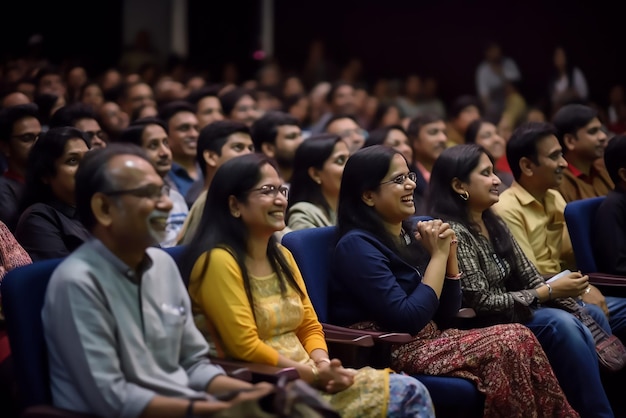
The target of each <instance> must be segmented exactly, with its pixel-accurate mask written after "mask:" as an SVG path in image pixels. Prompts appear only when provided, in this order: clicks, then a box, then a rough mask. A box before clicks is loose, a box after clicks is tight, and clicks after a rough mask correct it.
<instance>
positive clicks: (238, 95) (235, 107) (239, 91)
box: [220, 87, 261, 128]
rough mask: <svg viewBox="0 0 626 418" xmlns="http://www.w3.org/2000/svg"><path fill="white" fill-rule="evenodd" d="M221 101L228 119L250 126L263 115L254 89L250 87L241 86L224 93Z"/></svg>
mask: <svg viewBox="0 0 626 418" xmlns="http://www.w3.org/2000/svg"><path fill="white" fill-rule="evenodd" d="M220 103H221V104H222V109H223V110H224V117H225V118H226V119H228V120H231V121H234V122H241V123H243V124H245V125H246V126H247V127H248V128H251V127H252V124H253V123H254V121H256V120H257V119H258V118H259V117H260V116H261V114H260V112H259V109H258V107H257V101H256V97H255V94H254V91H253V90H250V89H246V88H243V87H239V88H234V89H232V90H230V91H228V92H226V93H222V94H221V95H220Z"/></svg>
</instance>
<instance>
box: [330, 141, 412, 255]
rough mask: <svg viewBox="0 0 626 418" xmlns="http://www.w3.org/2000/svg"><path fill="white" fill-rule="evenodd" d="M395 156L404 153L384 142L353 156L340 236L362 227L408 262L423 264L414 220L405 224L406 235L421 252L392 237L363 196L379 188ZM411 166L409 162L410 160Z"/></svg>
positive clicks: (341, 198) (346, 181)
mask: <svg viewBox="0 0 626 418" xmlns="http://www.w3.org/2000/svg"><path fill="white" fill-rule="evenodd" d="M395 155H400V156H401V157H402V159H404V160H405V161H406V159H405V158H404V156H403V155H402V153H400V152H398V151H396V150H394V149H393V148H389V147H386V146H384V145H372V146H371V147H367V148H361V149H360V150H358V151H357V152H355V153H354V154H352V155H351V156H350V158H349V159H348V162H347V163H346V167H345V168H344V171H343V177H342V179H341V189H340V192H339V208H338V210H337V230H338V238H341V237H342V236H344V235H345V234H347V233H348V232H350V231H351V230H353V229H361V230H364V231H367V232H369V233H371V234H373V235H375V236H376V237H377V238H378V239H379V240H380V241H381V242H382V243H383V244H385V246H387V247H389V248H391V249H393V250H396V252H397V253H398V254H399V255H400V256H401V257H402V258H404V259H405V260H406V261H407V262H412V263H419V264H422V262H423V261H424V250H423V248H422V247H421V246H419V245H416V242H415V240H414V237H413V233H412V225H411V222H410V220H405V221H404V222H403V223H402V227H403V229H404V231H407V233H406V238H409V239H410V242H409V246H410V247H416V248H419V249H420V251H418V252H417V253H416V252H415V251H414V250H413V251H409V249H408V248H407V246H406V243H405V245H402V244H401V242H402V241H399V240H398V237H394V236H392V234H390V233H389V232H388V231H387V229H386V228H385V225H384V223H383V220H382V219H381V217H380V215H379V214H378V212H376V210H375V209H374V208H373V207H370V206H368V205H366V204H365V202H363V199H362V196H363V193H365V192H366V191H376V190H378V189H379V188H380V183H381V182H382V181H383V179H384V177H385V175H386V174H387V172H388V171H389V167H390V165H391V160H392V159H393V157H394V156H395ZM407 166H408V162H407Z"/></svg>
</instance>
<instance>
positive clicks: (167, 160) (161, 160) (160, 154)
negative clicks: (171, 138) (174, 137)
mask: <svg viewBox="0 0 626 418" xmlns="http://www.w3.org/2000/svg"><path fill="white" fill-rule="evenodd" d="M141 146H142V148H143V149H144V151H146V153H147V154H148V157H149V158H150V160H151V161H152V162H153V163H154V165H155V167H156V169H157V172H158V173H159V175H160V176H161V177H165V175H166V174H167V173H168V172H169V171H170V169H171V168H172V151H170V146H169V142H168V139H167V132H165V129H163V127H161V126H159V125H157V124H154V125H148V126H146V128H145V129H144V130H143V132H142V134H141Z"/></svg>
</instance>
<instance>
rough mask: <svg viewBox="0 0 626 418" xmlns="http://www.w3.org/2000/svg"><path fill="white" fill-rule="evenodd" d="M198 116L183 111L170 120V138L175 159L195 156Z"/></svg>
mask: <svg viewBox="0 0 626 418" xmlns="http://www.w3.org/2000/svg"><path fill="white" fill-rule="evenodd" d="M198 129H199V128H198V118H197V117H196V115H195V113H192V112H188V111H181V112H178V113H176V114H175V115H174V116H172V117H171V118H170V120H169V140H170V147H171V150H172V154H173V156H174V159H176V158H180V159H185V158H195V156H196V149H197V147H198V135H199V132H198Z"/></svg>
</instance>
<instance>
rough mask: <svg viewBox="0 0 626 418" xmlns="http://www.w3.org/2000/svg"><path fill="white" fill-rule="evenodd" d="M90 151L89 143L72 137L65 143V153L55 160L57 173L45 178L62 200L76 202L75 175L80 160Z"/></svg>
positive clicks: (54, 193) (56, 195)
mask: <svg viewBox="0 0 626 418" xmlns="http://www.w3.org/2000/svg"><path fill="white" fill-rule="evenodd" d="M87 151H89V148H88V147H87V144H85V141H83V140H82V139H80V138H76V139H70V140H69V141H67V143H66V144H65V149H64V151H63V155H61V156H60V157H59V158H57V159H56V161H55V162H54V169H55V173H54V175H53V176H51V177H49V178H46V179H44V181H46V182H47V183H48V184H49V185H50V188H51V189H52V194H53V195H54V196H55V197H56V198H57V199H59V200H60V201H61V202H64V203H67V204H68V205H71V206H73V205H74V202H75V198H74V189H75V186H76V183H75V181H74V175H75V174H76V170H77V169H78V164H79V163H80V160H82V159H83V156H84V155H85V153H86V152H87Z"/></svg>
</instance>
